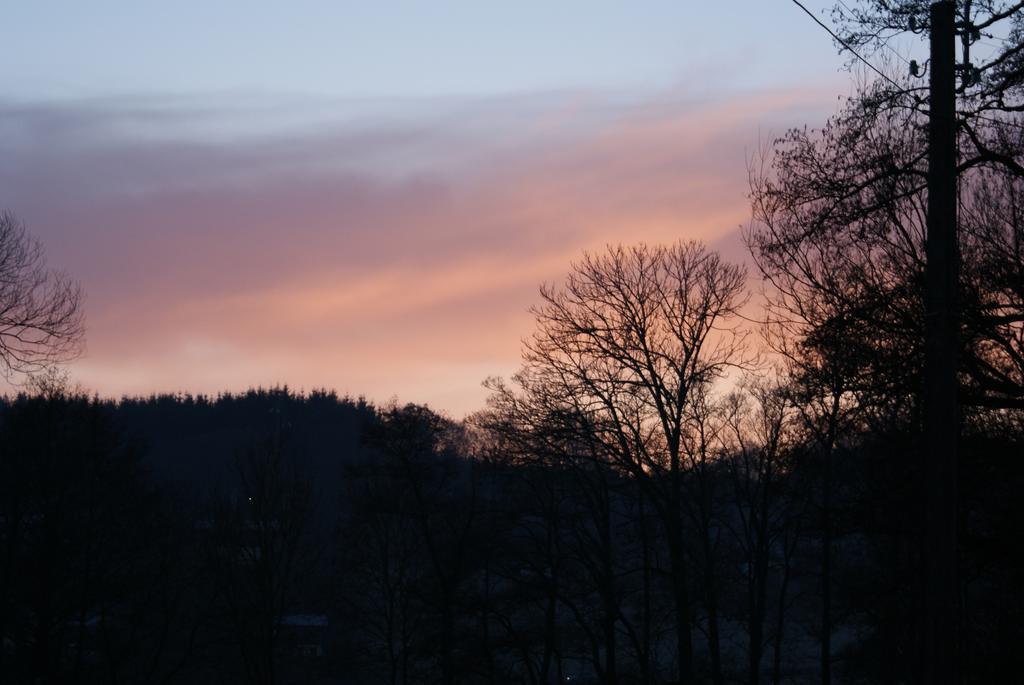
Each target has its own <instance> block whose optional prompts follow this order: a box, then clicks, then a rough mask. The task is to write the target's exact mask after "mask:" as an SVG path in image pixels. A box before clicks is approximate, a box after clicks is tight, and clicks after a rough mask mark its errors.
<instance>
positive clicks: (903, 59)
mask: <svg viewBox="0 0 1024 685" xmlns="http://www.w3.org/2000/svg"><path fill="white" fill-rule="evenodd" d="M839 4H840V5H842V6H843V8H844V9H845V10H846V12H849V16H848V17H847V18H849V19H852V20H853V21H857V13H856V12H854V11H853V10H852V9H851V8H850V6H849V5H847V4H846V3H845V2H843V0H839ZM846 12H843V10H839V13H840V14H843V15H844V16H845V15H846ZM879 44H880V45H881V46H882V47H883V48H885V49H886V50H888V51H889V52H891V53H892V54H893V55H894V56H895V57H896V59H898V60H900V61H901V62H903V63H904V64H906V65H907V66H908V67H909V66H910V60H908V59H907V58H906V57H904V56H903V55H901V54H900V53H899V51H898V50H896V48H894V47H892V46H891V45H889V43H888V42H886V41H882V42H881V43H879ZM847 49H850V51H851V52H852V49H851V48H849V47H848V46H847Z"/></svg>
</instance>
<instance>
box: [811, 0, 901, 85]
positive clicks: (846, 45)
mask: <svg viewBox="0 0 1024 685" xmlns="http://www.w3.org/2000/svg"><path fill="white" fill-rule="evenodd" d="M792 2H793V4H794V5H796V6H797V7H799V8H800V9H802V10H803V11H804V14H806V15H807V16H808V17H810V18H811V19H813V20H814V23H815V24H817V25H818V26H820V27H821V28H823V29H825V31H827V32H828V34H829V35H830V36H832V39H833V40H835V41H836V42H837V43H839V44H840V45H842V46H843V47H844V48H846V49H847V50H849V51H850V54H852V55H853V56H854V57H856V58H857V59H859V60H860V61H861V62H863V63H864V64H865V65H867V67H868V68H869V69H870V70H871V71H873V72H875V73H876V74H878V75H879V76H881V77H882V78H883V79H884V80H886V81H888V82H889V83H891V84H892V85H893V86H895V87H896V88H898V89H900V90H903V89H904V86H901V85H900V84H898V83H896V81H894V80H892V78H890V77H889V76H887V75H886V74H884V73H882V71H881V70H880V69H879V68H878V67H876V66H875V65H874V64H872V63H871V62H869V61H868V60H867V59H865V58H864V57H863V56H862V55H861V54H860V53H859V52H857V50H855V49H854V48H853V46H851V45H850V44H849V43H847V42H846V41H845V40H843V39H842V38H840V37H839V34H837V33H836V32H835V31H833V30H832V28H831V27H830V26H828V25H827V24H825V22H823V21H822V20H821V19H818V17H816V16H814V13H813V12H811V11H810V10H809V9H807V6H806V5H804V4H803V3H802V2H800V0H792Z"/></svg>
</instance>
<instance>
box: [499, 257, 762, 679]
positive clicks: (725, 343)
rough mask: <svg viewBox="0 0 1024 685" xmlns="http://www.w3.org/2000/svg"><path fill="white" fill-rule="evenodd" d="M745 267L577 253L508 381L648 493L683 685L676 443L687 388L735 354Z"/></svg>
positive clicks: (709, 260)
mask: <svg viewBox="0 0 1024 685" xmlns="http://www.w3.org/2000/svg"><path fill="white" fill-rule="evenodd" d="M745 280H746V273H745V271H744V269H743V268H742V267H739V266H736V265H733V264H729V263H727V262H724V261H723V260H722V259H721V258H720V257H719V256H718V255H717V254H715V253H713V252H710V251H708V250H706V249H705V248H704V247H703V246H702V245H699V244H697V243H677V244H675V245H672V246H669V247H650V246H647V245H639V246H636V247H632V248H623V247H613V248H611V249H609V251H608V252H607V253H605V254H603V255H599V256H595V255H586V256H584V258H583V260H582V261H581V262H580V263H578V264H576V265H574V268H573V270H572V272H571V274H570V275H569V277H568V279H567V280H566V282H565V284H564V285H563V286H562V287H558V288H556V287H543V288H542V289H541V296H542V298H543V299H544V303H543V304H542V305H541V306H539V307H537V308H535V309H534V316H535V317H536V321H537V331H536V332H535V334H534V335H533V337H532V339H530V340H529V341H527V343H526V351H525V353H524V361H525V365H524V368H523V370H522V371H521V372H520V373H519V374H518V375H517V376H516V378H515V380H516V382H517V383H518V384H519V386H520V387H521V388H522V390H523V391H524V393H526V394H529V395H533V396H534V397H539V398H543V401H541V404H543V405H546V406H547V407H548V408H549V409H551V408H554V407H558V406H560V407H562V408H563V411H564V412H565V413H566V415H571V416H578V417H582V418H584V419H585V420H583V421H579V422H578V425H579V427H580V429H581V430H585V431H586V432H587V433H588V436H587V442H588V443H591V444H593V443H594V442H595V441H596V442H597V443H599V446H600V449H599V450H595V452H596V453H597V454H599V455H600V457H601V458H602V459H606V460H608V461H609V463H611V464H613V465H614V466H615V468H618V469H620V470H621V471H622V472H624V473H626V474H629V475H630V476H632V477H633V478H635V479H637V481H638V482H639V483H641V484H643V486H644V487H645V488H647V489H648V491H649V492H650V494H651V502H652V505H653V506H654V508H655V510H656V513H657V515H658V517H659V519H660V520H661V523H662V525H663V527H664V530H665V535H666V539H667V541H668V545H667V546H668V552H669V563H670V576H671V583H672V595H673V599H674V608H675V621H676V638H677V644H676V650H677V659H678V669H679V680H680V681H681V682H693V679H694V664H693V644H692V627H691V626H692V614H693V610H692V609H693V608H692V605H691V599H690V588H689V585H690V580H689V577H688V570H687V559H686V555H685V553H684V540H683V538H684V531H683V517H682V507H681V499H682V497H683V489H682V475H683V470H684V468H685V464H684V462H683V458H682V442H683V435H684V432H685V431H686V430H687V413H688V412H689V409H690V402H691V398H692V394H693V391H694V390H695V388H697V387H702V386H707V385H709V384H712V383H714V382H715V381H716V380H718V379H719V378H721V377H722V376H723V374H725V373H726V371H727V370H728V369H729V368H730V367H732V366H735V365H738V364H741V363H742V361H743V349H744V345H743V340H744V337H743V334H742V333H741V332H740V331H739V330H738V329H737V328H736V327H735V326H733V325H732V324H733V322H735V320H736V315H737V314H738V311H739V309H740V307H741V306H742V305H743V303H744V302H745V290H744V286H745Z"/></svg>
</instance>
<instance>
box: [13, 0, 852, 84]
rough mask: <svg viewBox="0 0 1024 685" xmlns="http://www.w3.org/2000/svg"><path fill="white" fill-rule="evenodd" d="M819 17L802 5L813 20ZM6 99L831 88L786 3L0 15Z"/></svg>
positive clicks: (217, 6) (24, 7)
mask: <svg viewBox="0 0 1024 685" xmlns="http://www.w3.org/2000/svg"><path fill="white" fill-rule="evenodd" d="M827 4H828V3H823V2H810V3H808V6H809V7H811V8H812V9H813V10H815V11H818V10H820V9H821V8H823V7H825V6H826V5H827ZM3 26H4V36H3V40H4V53H5V58H4V60H3V65H2V66H0V90H2V92H3V93H4V94H5V96H6V97H17V98H36V97H44V96H47V97H55V96H57V97H76V96H79V97H80V96H96V95H110V94H118V95H123V94H138V93H158V94H166V93H176V94H195V93H224V92H236V91H249V92H262V93H275V94H280V93H294V94H304V95H322V96H331V97H353V98H354V97H381V96H385V97H395V96H400V97H409V96H438V95H482V94H504V93H521V92H534V91H544V90H551V89H563V88H582V89H595V88H596V89H644V88H656V89H665V88H676V89H679V90H680V91H684V92H685V91H688V90H691V89H693V90H696V91H699V92H706V91H721V90H727V89H737V88H775V87H780V86H781V87H785V86H788V85H792V84H800V83H806V82H807V81H829V80H834V79H835V72H836V68H837V67H838V66H839V65H840V64H841V60H840V58H838V57H837V56H836V51H835V49H834V48H833V46H832V45H831V42H830V40H829V38H828V36H827V35H826V34H825V33H824V32H823V31H821V29H820V28H818V27H816V26H815V25H814V24H813V23H812V22H811V21H810V19H809V18H808V17H806V16H804V15H803V14H802V13H801V12H800V11H799V9H798V8H797V7H796V6H795V5H793V4H792V3H791V2H788V1H787V0H760V1H756V2H755V1H750V0H747V1H743V2H693V1H688V0H676V1H674V2H664V1H661V0H650V1H646V2H607V1H603V0H590V1H586V2H584V1H581V0H571V1H570V0H562V1H551V0H549V1H548V2H536V1H532V0H518V1H517V2H487V1H477V2H451V1H440V2H436V1H435V2H425V1H421V2H408V1H406V2H392V1H387V0H385V1H381V2H368V1H363V2H344V1H341V2H339V1H333V2H331V1H327V0H293V1H292V2H260V1H256V2H252V1H249V2H246V1H243V0H215V1H210V0H206V1H203V2H199V1H196V0H177V1H176V2H166V1H161V2H155V1H148V0H143V1H135V2H127V1H121V2H112V1H110V0H92V1H90V2H81V1H78V0H74V1H71V0H65V1H63V2H54V1H52V0H33V1H32V2H21V3H7V4H6V6H5V8H4V11H3Z"/></svg>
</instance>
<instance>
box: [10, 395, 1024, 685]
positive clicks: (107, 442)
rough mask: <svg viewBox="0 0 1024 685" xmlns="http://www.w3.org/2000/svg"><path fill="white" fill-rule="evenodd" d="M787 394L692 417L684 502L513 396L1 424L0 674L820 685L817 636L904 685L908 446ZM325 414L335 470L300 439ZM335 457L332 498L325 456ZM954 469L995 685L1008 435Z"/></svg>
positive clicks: (914, 518) (1012, 434)
mask: <svg viewBox="0 0 1024 685" xmlns="http://www.w3.org/2000/svg"><path fill="white" fill-rule="evenodd" d="M533 399H534V400H536V399H537V397H536V396H534V397H533ZM798 400H799V397H798V396H797V395H795V394H793V393H792V392H791V389H787V388H786V387H785V386H780V385H778V384H776V385H772V386H768V385H766V384H761V385H756V384H747V385H742V386H737V387H736V388H735V389H733V390H732V391H730V392H727V393H724V394H723V395H722V396H721V397H720V398H719V399H718V400H717V401H712V398H711V397H710V396H702V397H701V398H700V399H699V400H698V401H697V402H695V405H694V406H696V407H700V408H701V411H699V412H697V413H696V416H695V418H693V419H692V423H690V425H689V427H688V428H687V430H686V431H685V435H684V437H682V438H681V441H680V448H679V457H680V468H679V471H678V476H679V477H678V482H674V478H673V475H672V471H671V468H664V469H662V468H659V467H658V466H657V464H656V462H652V464H651V465H649V466H646V467H644V468H643V469H642V470H643V471H644V475H642V476H639V475H638V473H640V471H632V472H631V471H630V469H628V468H624V464H623V463H622V462H618V461H616V460H615V458H614V455H613V454H612V453H611V452H610V451H607V448H606V447H603V446H602V443H600V442H598V441H596V440H593V439H589V438H586V436H588V435H595V434H597V432H598V431H597V427H596V426H593V425H587V424H586V419H585V417H583V416H582V415H579V414H573V413H565V412H563V411H561V410H559V411H552V412H549V413H548V414H547V415H546V416H544V417H541V416H540V415H539V414H538V413H536V412H537V410H538V406H537V405H531V406H530V410H531V412H530V413H525V412H524V411H523V409H524V407H523V406H522V405H521V404H518V403H519V402H522V401H523V395H522V394H517V395H514V396H513V395H510V394H503V392H498V393H496V395H495V396H494V398H493V401H492V403H491V406H490V407H489V409H488V410H486V411H484V412H482V413H480V414H479V415H477V416H476V417H473V418H472V419H471V420H470V421H468V422H466V423H464V424H457V423H454V422H452V421H450V420H447V419H445V418H444V417H442V416H439V415H438V414H436V413H434V412H432V411H430V410H429V409H427V408H424V407H420V406H414V405H409V406H387V407H373V406H371V405H368V404H366V403H365V402H353V401H350V400H347V399H338V398H336V397H333V396H330V395H325V394H315V395H312V396H297V395H294V394H292V393H289V392H286V391H273V392H254V393H250V394H248V395H246V396H244V397H231V398H222V399H220V400H215V401H209V400H205V399H195V398H185V397H161V398H152V399H148V400H129V401H125V402H123V403H111V402H104V401H99V400H96V399H90V398H88V397H84V396H76V395H73V394H71V395H68V394H63V393H51V394H49V395H40V396H34V397H27V396H25V397H21V398H18V399H15V400H12V401H9V402H8V403H6V404H5V406H4V407H3V411H2V415H0V544H2V547H0V552H2V556H0V560H2V565H0V608H2V611H0V635H2V636H3V650H2V653H0V678H2V680H3V682H11V683H43V682H53V683H57V682H60V683H67V682H82V683H95V682H111V683H114V682H126V683H143V682H145V683H156V682H160V683H173V682H185V683H202V682H211V683H213V682H248V683H306V682H324V683H380V682H390V683H516V682H521V683H549V682H555V681H556V680H557V681H559V682H603V683H614V682H618V683H630V682H633V683H640V682H643V683H657V682H675V681H676V679H677V678H678V673H679V668H680V659H679V648H680V634H682V635H683V636H684V637H683V639H685V640H688V641H689V645H688V646H686V647H684V648H688V649H690V657H689V658H690V659H691V664H690V668H691V669H692V673H693V678H694V680H692V681H691V682H772V683H776V682H795V683H796V682H819V681H820V668H819V662H818V659H819V654H820V649H821V644H822V641H823V632H824V631H826V630H827V631H828V633H829V638H830V643H831V648H830V654H829V658H830V660H831V662H832V666H833V668H834V671H835V679H836V681H837V682H913V673H914V670H915V664H914V656H913V655H914V654H915V651H916V650H917V649H918V645H917V631H916V621H918V620H919V618H918V617H919V616H920V612H919V605H920V601H921V596H920V584H919V576H920V554H921V549H920V545H921V541H920V540H921V538H920V527H921V525H922V522H921V517H920V511H921V509H922V507H923V504H922V503H921V501H920V493H921V488H920V484H919V482H920V471H921V468H922V460H921V459H920V458H919V456H918V451H917V448H916V440H917V438H916V435H915V433H914V431H913V430H912V428H910V427H904V428H903V429H902V430H897V429H896V428H893V430H891V431H890V432H885V433H880V432H878V431H876V430H859V431H851V430H847V431H844V433H843V437H841V438H837V440H836V441H835V444H834V446H833V448H832V450H831V451H830V452H827V453H826V452H825V451H823V449H822V444H821V442H820V436H819V435H818V433H817V432H816V427H815V426H814V425H813V424H810V423H808V416H809V414H808V413H807V408H806V407H801V406H800V405H799V404H798ZM227 417H235V418H234V419H233V421H234V424H232V420H229V419H228V418H227ZM531 417H533V420H531V421H530V423H529V424H528V425H527V424H526V423H524V421H525V420H527V419H528V418H531ZM336 421H343V422H345V421H347V422H348V423H347V426H348V427H349V428H348V429H346V435H345V436H344V438H343V439H340V440H339V441H338V442H337V443H336V444H335V447H334V449H331V448H330V446H329V445H328V444H326V443H319V442H317V441H313V440H309V439H308V436H306V437H304V435H303V434H304V433H305V432H306V431H307V429H312V430H314V431H315V427H316V426H317V425H318V424H319V423H321V422H327V423H333V422H336ZM690 421H691V420H689V419H688V423H689V422H690ZM155 426H163V427H164V428H162V429H161V430H160V431H158V432H157V433H153V432H152V431H154V427H155ZM186 426H187V427H188V430H189V431H194V432H193V433H192V435H193V436H195V437H194V438H193V439H194V443H193V446H194V447H195V449H196V450H198V451H202V449H203V448H202V447H201V445H203V444H205V443H206V440H207V436H215V435H217V434H218V433H222V432H225V431H227V432H232V431H237V432H236V433H235V437H233V438H232V440H234V445H233V446H232V447H231V448H224V449H222V448H221V446H220V444H219V443H217V444H214V446H212V447H209V448H208V449H207V450H206V452H205V456H204V463H203V466H202V468H201V469H200V470H199V471H196V472H195V474H194V477H195V480H193V481H192V483H191V485H190V486H188V487H186V486H185V484H184V481H183V480H182V479H175V478H168V477H166V476H167V474H169V473H170V471H169V470H166V468H167V465H160V464H158V463H157V462H158V461H159V460H157V459H154V455H160V454H163V455H164V457H161V459H163V458H165V457H168V458H173V457H171V455H173V454H181V453H180V451H179V450H180V449H181V448H182V447H181V443H180V442H174V441H173V440H172V442H171V443H170V444H171V445H172V448H171V449H168V448H167V445H163V446H161V445H159V444H156V443H155V442H154V438H153V437H152V436H153V435H159V436H163V437H160V438H159V439H171V438H170V437H168V436H172V435H173V434H174V433H175V432H176V431H177V430H180V429H183V428H184V427H186ZM601 430H607V428H603V429H601ZM147 433H149V434H150V437H148V438H147V437H146V434H147ZM147 443H148V444H147ZM225 444H227V439H226V438H225ZM325 447H326V448H327V449H328V450H330V451H331V453H332V456H331V457H330V460H331V461H332V462H333V465H332V467H331V468H332V469H333V470H334V471H335V472H336V473H337V474H338V476H337V478H336V479H334V477H333V476H331V477H327V476H325V473H327V472H326V471H323V470H321V469H322V464H323V463H325V461H321V460H314V459H311V458H310V453H311V451H316V450H318V449H323V448H325ZM964 449H965V453H966V454H965V458H964V461H963V471H962V483H963V485H964V488H963V519H964V530H965V532H966V534H967V535H966V540H965V545H964V550H963V563H964V568H965V569H967V570H969V574H968V575H967V578H966V580H967V582H965V586H964V595H963V600H964V603H965V619H966V625H967V628H968V629H967V630H966V631H965V642H966V645H967V647H968V649H967V653H968V654H969V655H970V660H969V662H968V663H969V666H970V669H971V671H970V672H971V676H972V677H971V680H972V681H974V682H985V681H988V682H992V680H993V679H996V678H997V677H998V674H1001V673H1007V672H1013V671H1012V670H1008V669H1016V668H1019V667H1020V663H1019V662H1020V656H1019V652H1018V651H1017V650H1015V649H1014V644H1013V641H1014V636H1015V632H1016V631H1015V629H1014V627H1015V626H1016V625H1017V622H1018V621H1019V619H1020V617H1021V609H1022V603H1021V600H1020V599H1019V597H1020V593H1018V592H1016V588H1017V587H1019V582H1020V580H1021V576H1022V568H1024V567H1022V564H1021V563H1020V554H1019V551H1018V550H1017V549H1016V544H1017V537H1018V531H1019V529H1020V528H1019V524H1020V523H1022V520H1021V519H1022V516H1021V513H1022V507H1021V504H1020V500H1019V497H1018V493H1019V492H1020V491H1021V487H1022V485H1024V472H1022V466H1021V464H1020V458H1019V455H1020V454H1021V440H1020V433H1019V431H1016V430H1008V429H1007V427H1006V426H1000V425H999V423H998V422H994V423H992V424H989V425H985V426H983V427H981V426H979V427H978V429H977V430H973V431H971V434H970V435H968V436H966V437H965V440H964ZM204 473H205V474H206V475H204ZM208 480H209V481H214V480H216V481H217V482H216V485H215V486H214V485H211V486H209V487H205V485H208V483H206V481H208ZM826 488H829V489H830V492H827V491H826ZM674 492H678V500H675V501H677V502H678V504H679V506H680V509H679V513H680V516H679V519H678V521H675V522H674V521H673V519H672V518H671V510H670V509H669V507H670V505H671V503H672V502H673V494H672V493H674ZM199 493H202V494H201V495H200V494H199ZM675 525H678V528H674V527H673V526H675ZM669 535H677V536H678V540H681V541H682V545H681V546H680V547H681V549H679V550H678V552H679V553H680V554H681V556H682V558H681V559H673V554H675V552H673V546H674V545H675V544H676V542H677V541H672V540H669V539H668V536H669ZM825 550H828V552H827V555H828V559H827V562H826V557H825V554H826V552H825ZM826 593H827V594H830V599H829V603H830V612H829V616H828V617H825V618H823V614H822V606H823V601H824V597H825V594H826ZM680 594H683V595H684V597H685V600H686V603H685V604H682V605H681V604H680V601H679V596H680ZM680 608H682V609H683V610H684V611H685V614H684V615H683V616H682V617H680V615H679V611H680Z"/></svg>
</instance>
